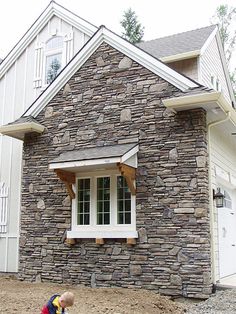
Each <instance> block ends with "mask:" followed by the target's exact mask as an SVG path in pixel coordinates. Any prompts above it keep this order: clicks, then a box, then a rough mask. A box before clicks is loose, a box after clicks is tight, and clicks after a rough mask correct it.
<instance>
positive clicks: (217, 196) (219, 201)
mask: <svg viewBox="0 0 236 314" xmlns="http://www.w3.org/2000/svg"><path fill="white" fill-rule="evenodd" d="M224 198H225V196H224V194H222V193H221V191H220V188H217V192H215V190H214V189H213V199H214V200H215V204H216V207H217V208H219V207H224Z"/></svg>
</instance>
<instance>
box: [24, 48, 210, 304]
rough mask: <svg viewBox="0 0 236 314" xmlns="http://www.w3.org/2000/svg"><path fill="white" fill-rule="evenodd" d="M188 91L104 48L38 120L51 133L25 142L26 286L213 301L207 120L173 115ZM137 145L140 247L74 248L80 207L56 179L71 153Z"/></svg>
mask: <svg viewBox="0 0 236 314" xmlns="http://www.w3.org/2000/svg"><path fill="white" fill-rule="evenodd" d="M177 94H180V91H179V90H178V89H177V88H176V87H173V86H172V85H170V84H169V83H168V82H166V81H164V80H163V79H161V78H160V77H158V76H156V75H155V74H153V73H152V72H150V71H148V70H147V69H145V68H144V67H142V66H141V65H139V64H137V63H136V62H134V61H132V60H131V59H129V58H127V57H126V56H124V55H123V54H121V53H120V52H118V51H116V50H115V49H113V48H112V47H110V46H109V45H107V44H102V45H101V46H100V47H99V49H97V50H96V51H95V52H94V54H93V55H92V56H91V57H90V58H89V59H88V60H87V62H86V63H85V64H84V65H83V66H82V68H81V69H79V70H78V71H77V72H76V73H75V74H74V75H73V77H72V78H71V79H70V80H69V81H68V83H67V84H66V85H65V86H64V88H63V89H61V90H60V91H59V92H58V94H57V95H56V96H55V97H54V98H53V99H52V100H51V101H50V102H49V104H48V105H47V106H46V107H45V109H44V110H43V111H42V112H41V113H40V114H39V115H38V116H37V118H36V119H37V120H38V122H39V123H41V124H43V125H44V126H45V127H46V131H45V132H44V133H43V134H42V135H41V136H35V137H32V136H31V137H30V136H29V137H28V138H26V139H25V143H24V165H23V184H22V186H23V191H22V192H23V193H22V210H21V237H20V271H19V276H20V278H21V279H24V280H30V281H35V280H36V281H37V280H42V281H49V280H50V281H54V282H61V283H72V284H84V285H91V286H92V287H109V286H119V287H132V288H145V289H153V290H156V291H157V292H160V293H163V294H168V295H175V296H177V295H183V296H188V297H200V298H205V297H207V296H208V295H209V294H210V293H211V279H210V272H211V266H210V226H209V211H208V170H207V167H208V165H207V142H206V113H205V112H204V110H200V109H199V110H191V111H184V112H180V113H178V114H175V113H173V112H170V111H168V110H167V109H166V108H165V107H164V105H163V104H162V99H163V98H168V97H174V96H175V95H177ZM130 142H132V143H133V142H137V143H138V144H139V153H138V169H137V177H136V186H137V194H136V223H137V231H138V234H139V238H138V240H137V244H136V245H133V246H128V245H127V244H126V242H125V241H124V240H121V239H106V241H105V244H104V245H101V246H98V245H96V244H95V241H94V239H86V240H85V239H83V240H82V239H78V240H77V242H76V244H75V245H74V246H71V247H69V246H68V245H66V244H65V242H64V240H65V237H66V231H67V230H70V223H71V205H70V199H69V197H68V195H67V193H66V188H65V186H64V184H63V183H62V182H60V181H59V179H58V178H57V177H56V175H55V174H54V173H53V171H50V170H49V163H50V161H52V160H53V159H55V158H56V157H58V156H59V155H60V154H61V153H62V152H67V151H72V150H77V149H81V148H88V147H95V146H103V145H116V144H122V143H130Z"/></svg>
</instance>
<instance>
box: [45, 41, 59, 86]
mask: <svg viewBox="0 0 236 314" xmlns="http://www.w3.org/2000/svg"><path fill="white" fill-rule="evenodd" d="M62 51H63V37H61V36H57V37H52V38H51V39H50V40H48V41H47V43H46V47H45V82H46V84H50V83H51V82H52V81H53V80H54V79H55V77H56V76H57V75H58V74H59V72H60V71H61V67H62Z"/></svg>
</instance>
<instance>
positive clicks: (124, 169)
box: [118, 163, 136, 195]
mask: <svg viewBox="0 0 236 314" xmlns="http://www.w3.org/2000/svg"><path fill="white" fill-rule="evenodd" d="M118 168H119V171H120V173H121V174H122V176H124V177H125V179H126V182H127V184H128V187H129V189H130V192H131V194H132V195H135V194H136V188H135V185H134V180H135V176H136V169H135V168H133V167H130V166H127V165H124V164H120V163H118Z"/></svg>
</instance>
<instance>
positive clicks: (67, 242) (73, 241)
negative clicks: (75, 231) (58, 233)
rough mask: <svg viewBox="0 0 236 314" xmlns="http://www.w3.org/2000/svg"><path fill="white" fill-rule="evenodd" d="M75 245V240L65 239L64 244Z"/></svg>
mask: <svg viewBox="0 0 236 314" xmlns="http://www.w3.org/2000/svg"><path fill="white" fill-rule="evenodd" d="M75 243H76V240H75V239H72V238H69V239H68V238H67V239H66V244H67V245H69V246H72V245H75Z"/></svg>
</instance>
